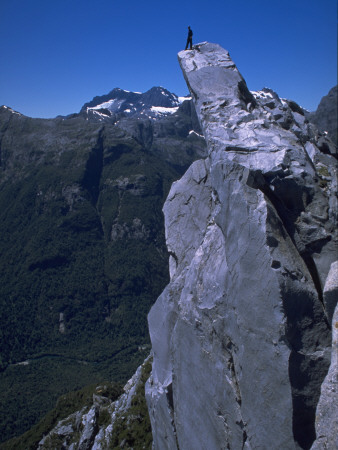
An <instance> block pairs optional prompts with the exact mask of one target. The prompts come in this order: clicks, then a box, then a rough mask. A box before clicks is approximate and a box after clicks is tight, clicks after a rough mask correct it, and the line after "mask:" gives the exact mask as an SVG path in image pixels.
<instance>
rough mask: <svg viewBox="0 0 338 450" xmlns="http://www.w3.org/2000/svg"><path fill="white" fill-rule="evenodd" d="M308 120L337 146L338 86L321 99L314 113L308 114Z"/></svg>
mask: <svg viewBox="0 0 338 450" xmlns="http://www.w3.org/2000/svg"><path fill="white" fill-rule="evenodd" d="M309 120H311V121H312V122H313V123H314V124H316V125H317V127H318V129H319V130H320V131H322V132H327V133H328V134H329V136H330V137H331V139H332V140H333V142H334V143H335V144H336V145H338V86H335V87H333V88H332V89H330V91H329V93H328V94H327V95H325V97H323V98H322V99H321V101H320V103H319V105H318V108H317V110H316V111H315V112H312V113H310V114H309Z"/></svg>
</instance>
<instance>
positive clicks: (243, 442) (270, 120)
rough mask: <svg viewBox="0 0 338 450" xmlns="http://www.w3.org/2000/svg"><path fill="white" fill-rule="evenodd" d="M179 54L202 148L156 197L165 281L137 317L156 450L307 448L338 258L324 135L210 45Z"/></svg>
mask: <svg viewBox="0 0 338 450" xmlns="http://www.w3.org/2000/svg"><path fill="white" fill-rule="evenodd" d="M178 57H179V62H180V65H181V68H182V70H183V74H184V77H185V79H186V81H187V84H188V87H189V90H190V93H191V96H192V98H193V101H194V103H195V107H196V111H197V115H198V117H199V120H200V123H201V127H202V129H203V133H204V136H205V139H206V142H207V146H208V157H207V158H206V159H205V160H199V161H196V162H194V163H193V164H192V165H191V166H190V168H189V169H188V171H187V172H186V173H185V175H184V176H183V177H182V178H181V180H179V181H177V182H175V183H174V184H173V186H172V188H171V191H170V193H169V196H168V198H167V201H166V203H165V206H164V213H165V226H166V241H167V246H168V250H169V253H170V283H169V285H168V286H167V287H166V289H165V290H164V292H163V293H162V294H161V296H160V297H159V299H158V300H157V302H156V304H155V305H154V306H153V307H152V309H151V311H150V314H149V316H148V321H149V329H150V336H151V341H152V348H153V354H154V362H153V370H152V375H151V377H150V379H149V381H148V383H147V387H146V396H147V401H148V406H149V413H150V419H151V423H152V430H153V438H154V448H156V449H161V450H162V449H178V448H179V449H180V450H184V449H191V448H194V449H208V450H212V449H215V450H216V449H217V450H219V449H235V450H237V449H240V448H243V449H255V448H269V449H281V448H283V449H295V448H304V449H308V448H310V447H311V445H312V443H313V441H314V440H315V437H316V434H315V411H316V406H317V403H318V399H319V395H320V386H321V384H322V382H323V380H324V378H325V376H326V373H327V370H328V366H329V363H330V347H331V343H330V342H331V331H330V325H329V323H328V321H327V318H326V315H325V312H326V313H328V311H325V304H324V303H323V289H324V286H325V283H326V279H327V276H328V273H329V270H330V267H331V264H332V263H333V262H334V261H335V259H336V255H337V236H336V229H335V221H336V212H337V198H336V189H337V185H336V167H335V163H334V161H335V159H334V157H333V156H331V154H327V153H326V154H324V153H322V152H321V150H320V147H318V146H317V143H318V139H319V138H320V139H322V140H323V139H326V141H325V142H326V145H327V146H328V147H329V146H330V148H333V147H332V146H333V144H332V142H331V141H329V140H328V139H327V138H325V137H324V136H322V135H320V134H319V132H318V130H317V129H316V128H315V127H314V125H312V124H310V123H309V122H308V121H307V119H306V117H305V116H304V114H303V113H302V109H301V108H300V107H298V105H296V104H295V103H294V102H289V101H286V100H282V99H280V98H279V97H278V95H277V94H276V93H274V92H273V91H271V90H268V89H264V90H263V91H261V92H253V93H252V92H250V91H249V90H248V88H247V86H246V83H245V81H244V79H243V77H242V76H241V74H240V73H239V71H238V69H237V68H236V66H235V64H234V62H233V61H232V60H231V58H230V56H229V54H228V52H227V51H225V50H223V49H222V48H221V47H219V46H218V45H216V44H210V43H203V44H199V45H197V46H195V47H194V49H193V50H192V51H185V52H181V53H179V55H178ZM330 308H331V306H330Z"/></svg>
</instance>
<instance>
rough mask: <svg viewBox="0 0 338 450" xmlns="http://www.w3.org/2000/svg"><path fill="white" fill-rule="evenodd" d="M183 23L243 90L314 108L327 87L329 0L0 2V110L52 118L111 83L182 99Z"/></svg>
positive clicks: (332, 20) (333, 59)
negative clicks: (237, 77) (219, 51)
mask: <svg viewBox="0 0 338 450" xmlns="http://www.w3.org/2000/svg"><path fill="white" fill-rule="evenodd" d="M188 25H190V26H191V28H192V29H193V31H194V42H195V43H197V42H202V41H209V42H215V43H218V44H220V45H221V46H222V47H224V48H226V49H227V50H229V52H230V55H231V57H232V59H233V60H234V62H235V63H236V65H237V67H238V69H239V70H240V72H241V73H242V75H243V77H244V78H245V79H246V82H247V84H248V87H249V89H251V90H258V89H261V88H263V87H270V88H271V89H274V90H275V91H276V92H277V93H278V94H279V95H280V96H281V97H287V98H290V99H293V100H295V101H297V102H298V103H299V104H301V105H302V106H303V107H305V108H307V109H309V110H314V109H316V107H317V105H318V103H319V101H320V99H321V97H322V96H323V95H326V94H327V93H328V91H329V89H330V88H331V87H333V86H334V85H335V84H337V2H336V0H218V1H217V0H203V1H202V0H195V1H194V0H191V1H186V0H179V1H178V0H170V1H160V0H145V1H140V0H119V1H116V0H0V105H2V104H5V105H7V106H10V107H12V108H13V109H15V110H17V111H19V112H21V113H23V114H26V115H28V116H31V117H55V116H56V115H59V114H61V115H66V114H70V113H73V112H78V111H79V110H80V108H81V106H82V105H83V104H84V103H85V102H86V101H89V100H91V99H92V98H93V97H94V96H96V95H102V94H106V93H108V92H109V91H110V90H112V89H113V88H115V87H120V88H122V89H126V90H130V91H140V92H145V91H146V90H148V89H150V88H151V87H152V86H163V87H165V88H167V89H168V90H170V91H172V92H175V93H176V94H178V95H185V94H187V92H188V90H187V88H186V85H185V82H184V79H183V76H182V74H181V70H180V68H179V65H178V62H177V53H178V51H180V50H182V49H183V48H184V46H185V41H186V35H187V26H188Z"/></svg>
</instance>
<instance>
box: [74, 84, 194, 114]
mask: <svg viewBox="0 0 338 450" xmlns="http://www.w3.org/2000/svg"><path fill="white" fill-rule="evenodd" d="M188 99H190V97H178V96H177V95H176V94H174V93H172V92H169V91H168V90H167V89H164V88H163V87H153V88H151V89H149V90H148V91H147V92H145V93H141V92H130V91H126V90H123V89H119V88H115V89H113V90H112V91H110V92H109V94H107V95H103V96H99V97H94V99H93V100H92V101H91V102H89V103H86V104H85V105H84V106H83V107H82V109H81V113H82V114H86V115H87V116H88V117H90V118H91V119H97V120H100V121H107V120H108V121H112V120H113V121H115V120H117V119H119V118H120V117H126V116H127V117H130V116H140V117H148V118H151V119H156V118H159V117H164V116H167V115H170V114H173V113H175V112H176V111H177V110H178V107H179V105H180V104H181V103H183V101H184V100H188Z"/></svg>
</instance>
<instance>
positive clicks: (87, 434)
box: [78, 405, 98, 450]
mask: <svg viewBox="0 0 338 450" xmlns="http://www.w3.org/2000/svg"><path fill="white" fill-rule="evenodd" d="M97 413H98V409H97V406H95V405H94V406H92V408H90V410H89V411H88V413H87V414H84V415H83V416H82V426H83V429H82V432H81V438H80V440H79V446H78V448H79V450H87V449H90V448H91V447H92V443H93V440H94V438H95V435H96V433H97V428H98V425H97Z"/></svg>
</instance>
